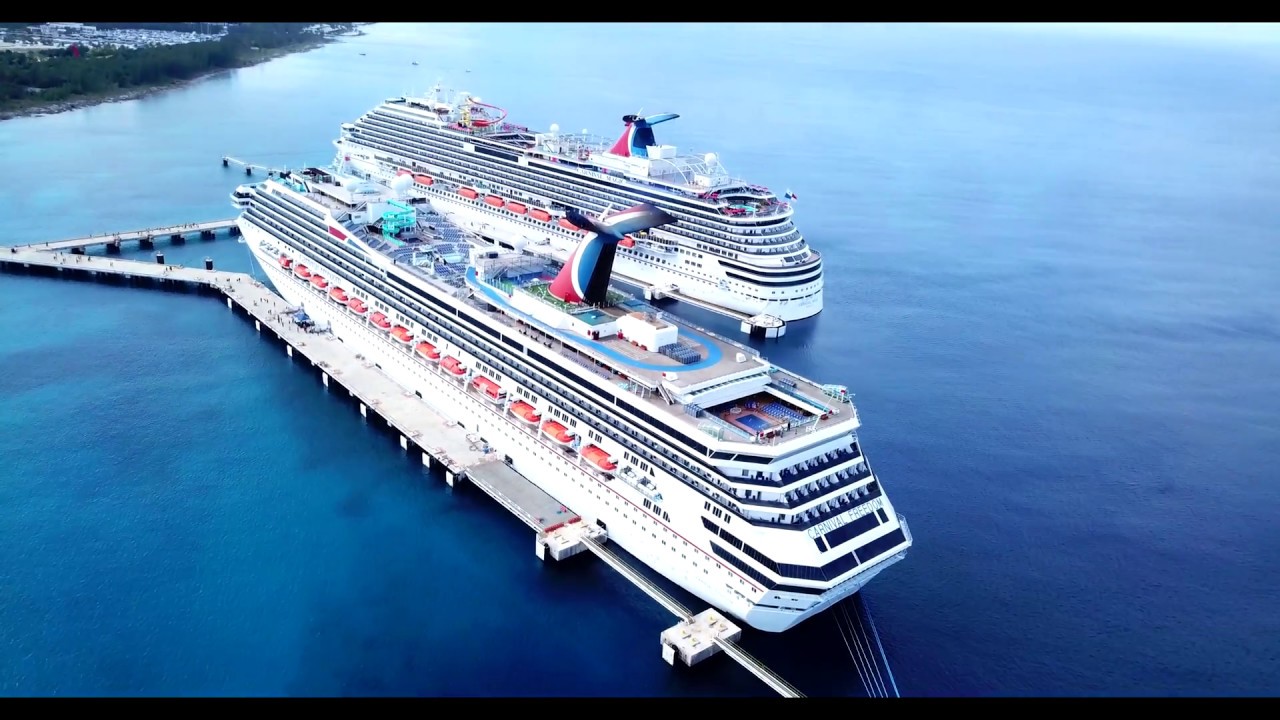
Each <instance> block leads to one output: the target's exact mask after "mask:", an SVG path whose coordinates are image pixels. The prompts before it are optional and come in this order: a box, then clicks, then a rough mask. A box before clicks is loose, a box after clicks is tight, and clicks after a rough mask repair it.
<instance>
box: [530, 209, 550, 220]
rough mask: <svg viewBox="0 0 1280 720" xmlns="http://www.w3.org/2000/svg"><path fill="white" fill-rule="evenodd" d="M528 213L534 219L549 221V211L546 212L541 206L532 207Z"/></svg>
mask: <svg viewBox="0 0 1280 720" xmlns="http://www.w3.org/2000/svg"><path fill="white" fill-rule="evenodd" d="M529 214H530V215H532V216H533V219H534V220H541V221H542V222H551V213H549V212H547V211H546V210H543V209H542V208H534V209H532V210H530V211H529Z"/></svg>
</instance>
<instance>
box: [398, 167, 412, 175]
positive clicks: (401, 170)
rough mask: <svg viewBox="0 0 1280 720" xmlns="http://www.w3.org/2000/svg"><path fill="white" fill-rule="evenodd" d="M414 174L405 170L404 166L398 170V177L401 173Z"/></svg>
mask: <svg viewBox="0 0 1280 720" xmlns="http://www.w3.org/2000/svg"><path fill="white" fill-rule="evenodd" d="M412 174H413V173H411V172H409V171H408V170H405V169H404V168H400V169H399V170H397V171H396V177H400V176H401V175H412Z"/></svg>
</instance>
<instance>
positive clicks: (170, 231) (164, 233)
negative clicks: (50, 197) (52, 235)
mask: <svg viewBox="0 0 1280 720" xmlns="http://www.w3.org/2000/svg"><path fill="white" fill-rule="evenodd" d="M224 230H225V231H227V232H229V233H230V234H231V235H232V236H233V237H234V236H236V235H239V234H240V228H239V227H237V226H236V221H235V219H231V220H210V221H209V222H201V223H185V224H183V225H172V226H168V227H155V228H146V229H144V230H129V231H127V232H117V233H102V234H100V235H86V236H84V237H78V238H72V239H70V240H56V241H53V242H46V243H32V244H29V245H19V246H16V247H13V248H11V249H12V250H19V251H21V250H39V251H52V252H60V251H63V250H69V251H71V252H72V253H76V254H80V253H83V252H84V251H85V250H86V249H88V248H91V247H97V246H99V245H101V246H103V247H105V248H106V249H107V251H108V252H112V251H115V252H119V251H120V246H121V245H122V244H123V243H127V242H136V243H138V245H139V247H141V248H142V249H144V250H145V249H149V248H152V247H155V241H156V240H158V239H161V238H167V239H168V240H169V241H171V242H173V243H174V244H181V243H183V242H186V239H187V238H188V237H191V236H199V237H200V238H202V239H204V240H212V239H214V238H215V237H216V236H217V234H218V233H220V232H222V231H224Z"/></svg>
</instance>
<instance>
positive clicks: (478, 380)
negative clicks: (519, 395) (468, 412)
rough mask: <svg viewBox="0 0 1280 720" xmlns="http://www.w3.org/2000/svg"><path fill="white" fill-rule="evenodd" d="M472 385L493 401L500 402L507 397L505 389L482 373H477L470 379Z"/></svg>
mask: <svg viewBox="0 0 1280 720" xmlns="http://www.w3.org/2000/svg"><path fill="white" fill-rule="evenodd" d="M471 385H472V387H474V388H475V389H477V390H479V391H480V392H482V393H484V394H485V396H486V397H488V398H489V399H490V400H493V401H495V402H500V401H502V400H505V399H506V398H507V391H506V390H503V389H502V386H500V385H498V383H496V382H494V381H492V380H490V379H489V378H487V377H485V376H483V375H477V376H476V377H475V379H474V380H472V381H471Z"/></svg>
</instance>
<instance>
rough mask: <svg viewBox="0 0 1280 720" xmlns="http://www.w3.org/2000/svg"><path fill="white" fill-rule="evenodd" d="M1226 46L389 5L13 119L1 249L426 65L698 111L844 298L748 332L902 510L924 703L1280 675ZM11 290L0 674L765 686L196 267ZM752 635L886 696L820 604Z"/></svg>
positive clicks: (98, 679)
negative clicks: (354, 30)
mask: <svg viewBox="0 0 1280 720" xmlns="http://www.w3.org/2000/svg"><path fill="white" fill-rule="evenodd" d="M584 34H585V35H586V36H589V37H592V38H593V41H592V43H591V47H643V48H645V50H644V52H643V53H642V54H641V55H637V54H635V53H625V52H624V53H598V54H596V55H592V56H591V57H590V61H589V62H586V61H584V53H586V52H588V51H587V50H584V45H583V43H582V42H581V38H582V37H584ZM1224 42H1225V41H1222V40H1209V39H1202V40H1197V41H1194V42H1191V41H1185V42H1184V41H1173V40H1163V39H1159V38H1143V37H1137V36H1126V37H1120V36H1110V35H1101V34H1100V35H1090V34H1089V33H1086V32H1083V31H1076V32H1073V33H1069V34H1068V33H1055V32H1049V31H1045V30H1027V29H1022V30H1012V29H1010V30H995V29H987V28H981V27H971V28H964V29H941V28H936V27H930V26H874V25H872V26H850V27H840V26H808V25H787V26H785V28H783V26H777V25H746V26H732V27H727V26H720V25H717V26H706V27H700V26H681V25H662V26H659V27H650V28H636V27H625V26H585V25H580V24H572V25H542V26H539V27H537V29H536V31H535V32H532V33H530V32H529V31H528V26H510V25H480V26H443V27H439V26H427V27H418V26H398V25H387V26H377V27H375V28H373V29H372V31H371V32H370V34H369V35H368V36H367V37H363V38H356V39H353V40H351V41H350V42H347V43H344V44H341V45H335V46H329V47H326V48H322V49H319V50H316V51H313V52H309V53H306V54H302V55H296V56H291V57H286V58H282V59H280V60H277V61H274V62H272V63H269V64H266V65H262V66H259V67H255V68H248V69H245V70H242V71H238V72H236V73H233V74H228V75H225V76H221V77H217V78H212V79H209V80H207V81H204V82H201V83H199V84H197V85H195V86H192V87H190V88H187V89H184V90H179V91H175V92H172V93H166V94H163V95H158V96H154V97H151V98H147V99H144V100H140V101H136V102H129V103H119V104H113V105H103V106H99V107H95V108H90V109H86V110H82V111H77V112H74V113H67V114H63V115H57V116H52V117H46V118H31V119H20V120H13V121H6V122H3V123H0V152H2V153H3V155H2V156H3V157H4V158H5V159H6V161H7V163H8V166H9V167H10V168H20V172H11V173H9V174H7V175H6V176H5V177H4V178H3V179H0V231H2V232H0V237H3V238H4V239H3V241H0V242H5V243H20V242H28V241H36V240H45V239H49V238H59V237H70V236H74V235H79V234H85V233H90V232H103V231H112V230H128V229H133V228H140V227H147V226H157V225H163V224H171V223H181V222H194V221H200V220H211V219H217V218H224V217H229V216H230V215H231V214H232V210H231V208H230V207H229V204H228V201H227V195H228V193H229V192H230V191H231V190H232V189H233V188H234V187H235V186H236V185H237V184H239V183H241V182H243V180H244V176H243V174H242V173H239V172H236V171H234V170H233V169H232V170H224V169H223V168H222V167H221V165H220V162H219V159H220V158H221V157H222V156H223V155H228V154H229V155H233V156H236V157H241V158H245V159H249V160H251V161H253V162H258V163H278V164H282V165H290V166H295V167H296V166H298V165H302V164H304V163H309V164H320V165H323V164H326V163H328V162H329V160H330V159H331V157H332V149H331V146H330V145H329V142H330V140H331V139H332V138H333V136H334V135H335V134H336V132H337V127H338V125H339V124H340V123H341V122H344V121H350V120H352V119H354V118H356V117H358V116H359V115H360V114H361V113H362V112H365V111H366V110H368V109H369V108H370V107H371V106H373V105H374V104H375V103H377V102H378V101H380V100H381V99H383V98H385V97H387V96H389V95H392V94H396V93H400V92H403V91H406V90H412V89H415V88H416V89H419V90H421V89H422V88H424V87H426V86H427V85H428V84H429V83H431V82H434V81H435V79H436V77H437V76H451V77H452V78H453V79H454V80H455V81H456V82H458V83H460V82H462V81H465V82H467V83H468V84H470V85H471V86H470V87H469V88H467V89H469V90H472V91H473V92H475V93H476V94H477V95H480V96H481V97H482V98H484V100H485V101H486V102H493V103H495V104H499V105H503V106H505V107H507V108H508V109H509V110H510V111H511V113H512V120H514V121H516V122H523V123H526V124H528V125H530V126H531V127H533V128H543V127H547V126H549V125H550V124H551V123H553V122H554V123H560V124H561V125H562V126H563V127H566V128H572V129H574V130H577V129H581V128H587V129H589V130H591V131H593V132H600V133H604V134H611V133H615V132H619V133H620V132H621V123H620V117H621V115H623V114H625V113H631V112H636V111H637V109H638V108H641V107H643V108H645V112H646V113H650V112H664V111H673V112H679V113H681V115H682V116H681V118H680V119H679V120H678V121H676V122H672V123H665V124H663V125H662V126H660V127H659V128H658V129H657V132H658V139H659V142H663V143H669V144H675V145H677V146H679V147H681V148H691V149H696V150H699V151H700V149H702V148H706V149H708V150H714V151H715V152H717V153H719V154H720V156H721V159H722V160H723V161H724V162H725V163H726V164H727V165H728V166H729V169H730V170H731V171H732V172H734V173H735V174H740V175H744V176H747V177H749V178H750V180H751V181H752V182H757V183H760V184H766V185H770V186H772V187H775V188H792V189H794V190H795V191H796V193H797V194H798V195H799V196H800V197H801V198H803V199H802V200H800V201H798V202H797V203H796V205H797V210H798V213H799V217H800V221H801V227H802V228H803V230H804V232H805V233H806V235H807V237H808V238H809V239H810V241H811V242H813V243H814V245H815V246H816V247H817V248H818V249H819V250H821V251H822V252H823V254H824V257H825V262H826V282H827V296H826V303H827V305H826V308H827V309H826V311H825V312H824V313H823V314H822V315H821V316H820V317H819V318H818V319H817V320H815V321H813V322H806V323H798V324H794V325H792V326H791V327H790V328H789V330H788V334H787V336H786V339H785V341H784V342H783V343H769V344H762V345H760V347H761V348H762V349H763V351H764V352H765V354H766V355H767V356H768V357H769V359H770V360H771V361H774V362H776V363H778V364H780V365H783V366H786V367H789V368H792V369H795V370H796V371H798V372H800V373H802V374H804V375H807V376H810V377H813V378H815V379H817V380H819V381H820V382H837V383H841V384H845V385H848V386H849V388H850V390H851V391H852V392H854V393H855V394H856V399H857V402H858V403H859V409H860V411H861V414H862V418H863V420H864V422H865V423H866V425H865V427H864V429H863V431H862V435H863V439H864V442H865V446H866V448H867V450H868V452H869V454H870V457H871V458H872V459H873V462H874V463H875V467H876V470H877V472H879V473H880V474H881V475H882V477H883V479H884V483H885V486H886V488H887V490H888V492H889V493H890V495H891V497H892V498H893V499H894V501H895V503H896V504H897V505H898V507H899V509H900V511H901V512H903V513H904V514H905V515H906V516H907V517H908V518H909V520H910V522H911V524H912V529H913V532H914V535H915V538H916V543H917V544H916V548H915V550H914V551H913V553H912V555H911V556H909V557H908V559H907V560H906V561H904V562H902V563H900V564H898V565H896V566H894V567H893V568H891V569H890V570H888V571H887V572H885V573H884V574H883V575H882V576H881V577H879V578H877V579H876V580H875V581H874V582H873V583H872V584H871V585H870V586H869V587H868V589H867V590H866V591H865V593H864V595H865V597H866V599H867V601H868V603H869V604H870V606H871V608H872V610H873V612H874V613H875V618H876V624H877V626H878V628H879V630H880V632H881V634H882V636H883V639H884V644H885V650H886V652H887V653H888V655H889V657H890V659H891V660H892V661H893V663H894V673H895V676H896V679H897V682H898V685H899V686H900V687H901V689H902V691H903V693H904V694H907V695H956V694H958V695H1031V694H1055V695H1056V694H1066V695H1076V694H1106V695H1131V694H1147V693H1157V694H1178V695H1189V694H1211V695H1227V694H1276V693H1277V692H1280V685H1278V684H1277V679H1276V674H1275V667H1276V664H1277V661H1278V660H1280V620H1277V616H1276V614H1275V612H1274V605H1275V598H1276V597H1277V596H1278V595H1280V579H1278V577H1277V575H1276V573H1275V572H1274V561H1273V558H1274V557H1275V555H1276V551H1277V549H1278V547H1277V542H1276V538H1277V535H1276V533H1275V531H1274V521H1275V518H1276V517H1277V516H1278V515H1280V488H1278V487H1277V485H1276V484H1275V483H1274V482H1273V481H1272V476H1273V475H1274V471H1273V468H1274V467H1275V466H1276V465H1277V462H1278V461H1280V457H1278V456H1277V453H1278V452H1280V451H1278V450H1277V448H1280V420H1278V419H1277V410H1276V408H1277V407H1280V381H1278V380H1277V375H1276V373H1275V368H1276V367H1280V316H1278V314H1277V308H1280V298H1278V297H1277V292H1278V289H1280V285H1278V284H1277V283H1276V278H1277V277H1280V254H1278V253H1277V249H1276V245H1275V243H1274V242H1273V237H1274V230H1275V228H1276V227H1278V226H1280V206H1277V204H1276V203H1275V202H1274V199H1275V198H1276V197H1277V196H1280V156H1277V148H1280V130H1278V129H1277V126H1276V125H1275V123H1274V118H1275V117H1276V116H1277V114H1278V113H1280V90H1278V88H1280V63H1278V61H1277V57H1276V54H1275V52H1274V49H1273V48H1270V47H1268V46H1265V45H1261V46H1254V45H1250V46H1239V45H1230V46H1228V45H1224V44H1223V43H1224ZM361 52H364V53H367V56H365V57H361V56H360V55H359V54H360V53H361ZM690 53H692V56H691V55H690ZM691 59H694V60H699V59H700V63H694V65H691V64H690V60H691ZM414 60H417V61H419V62H420V63H421V64H422V66H421V67H420V68H417V69H415V68H414V67H413V66H412V65H411V63H412V61H414ZM427 66H431V67H429V68H428V67H427ZM691 66H714V67H716V68H717V71H716V73H715V82H712V83H708V82H706V81H705V78H700V77H696V76H693V77H691V76H689V75H688V73H687V69H688V68H689V67H691ZM513 67H519V68H520V72H518V73H513V72H511V68H513ZM734 68H743V69H744V70H743V72H741V73H740V74H738V73H735V72H732V70H733V69H734ZM467 70H471V72H470V73H467V72H466V71H467ZM686 77H687V78H688V80H687V81H686V80H684V79H683V78H686ZM530 78H534V79H536V80H535V81H532V82H531V81H530ZM619 78H625V79H626V81H625V82H620V81H619ZM583 88H589V89H590V90H589V91H588V92H586V93H584V92H583ZM762 88H764V89H769V88H773V89H775V90H776V91H777V92H779V93H781V94H782V95H783V96H784V98H785V102H782V103H779V104H778V105H777V106H776V107H762V106H761V105H760V98H761V97H762ZM158 249H162V250H164V251H165V253H166V255H168V256H169V257H170V258H171V259H172V260H174V261H176V262H181V263H184V264H188V265H195V264H199V263H200V262H201V261H202V259H203V258H204V257H205V256H206V255H211V256H213V257H214V258H215V260H216V262H217V264H218V266H219V267H224V268H228V269H240V270H250V265H249V259H248V255H247V252H246V251H245V248H244V246H243V245H239V244H237V243H235V242H228V241H222V240H219V241H217V242H214V243H202V242H196V241H193V242H190V243H188V244H187V245H186V246H183V247H174V248H170V247H168V246H165V245H163V244H162V246H161V247H160V248H158ZM0 303H2V305H0V307H3V308H4V311H3V312H0V367H2V368H3V372H0V457H3V458H4V461H5V462H4V465H3V469H0V508H2V509H3V512H2V513H0V694H3V695H78V694H108V695H145V694H177V695H196V694H210V695H237V694H248V695H280V694H287V695H324V696H329V695H366V694H375V695H393V694H407V695H512V694H515V695H544V694H570V695H767V694H769V693H768V691H767V690H765V689H764V688H763V686H761V685H760V684H759V683H758V682H757V681H756V680H755V679H754V678H752V677H750V676H748V675H747V674H746V673H744V672H743V671H742V670H740V669H738V668H737V667H736V666H734V665H733V664H731V663H728V662H720V661H719V660H715V661H710V662H707V663H704V664H703V665H700V666H698V667H697V668H694V669H693V670H691V671H690V670H686V669H675V670H673V669H672V668H669V667H667V666H666V665H665V664H664V663H663V662H662V661H661V660H660V659H659V652H658V642H657V636H658V633H659V632H660V631H661V630H662V629H664V628H665V627H667V626H668V625H670V624H671V618H670V617H669V616H666V615H665V614H664V613H663V612H662V611H660V610H659V609H658V608H657V607H656V606H655V605H654V604H653V603H652V602H651V601H650V600H649V599H648V598H647V597H645V596H644V595H642V594H640V593H639V592H638V591H636V590H635V589H633V588H632V587H631V586H630V585H629V584H627V583H626V582H625V581H623V580H621V579H620V578H618V577H617V576H616V575H615V574H614V573H613V572H612V571H610V570H608V569H607V568H605V567H603V566H602V564H601V563H599V562H596V561H594V560H593V559H592V558H590V557H585V558H583V557H580V558H575V559H574V560H573V561H570V562H566V563H561V564H557V563H548V564H543V563H541V562H539V561H538V560H537V559H536V558H535V556H534V554H533V547H532V545H533V543H532V538H530V537H529V535H530V534H529V532H528V531H527V530H525V529H524V528H523V526H521V525H520V524H519V523H518V522H517V521H515V520H514V519H513V518H511V517H510V516H508V515H507V514H506V513H505V512H504V511H502V510H500V509H499V508H498V507H497V506H496V505H495V504H494V503H493V502H492V501H490V500H488V499H487V498H484V497H480V496H478V494H476V493H473V492H466V491H460V492H450V491H449V490H448V489H447V488H446V486H445V485H444V484H443V482H441V480H440V479H439V478H434V477H428V476H426V475H425V474H424V473H423V471H422V469H421V468H420V467H417V466H415V465H414V464H413V463H411V462H408V461H407V460H406V459H405V458H404V456H403V455H402V454H401V453H400V452H399V450H398V447H397V445H396V443H395V441H394V439H392V438H389V437H387V436H385V435H383V434H382V433H380V432H379V431H378V430H377V429H376V428H373V427H369V426H368V425H366V423H365V422H364V421H362V420H361V419H360V417H359V415H358V413H356V412H355V410H354V409H353V408H352V407H351V406H350V405H349V404H347V402H346V401H345V400H344V399H342V398H341V397H339V395H338V394H337V393H330V392H328V391H326V390H324V389H323V387H322V386H321V385H320V384H319V382H318V381H317V379H316V377H315V376H313V375H312V374H310V373H308V372H306V371H304V370H303V369H302V368H301V367H300V366H299V365H297V364H294V363H292V362H290V361H289V360H288V359H287V358H285V357H284V354H283V352H282V351H281V350H280V348H278V347H277V346H275V345H273V344H271V343H268V342H264V341H262V340H260V339H259V338H258V337H257V336H256V335H255V333H254V332H253V330H252V326H251V324H248V323H246V322H244V321H243V320H242V319H239V318H236V317H234V316H232V315H231V314H230V313H228V312H227V310H226V308H225V306H222V305H220V304H219V303H218V302H216V301H213V300H210V299H208V298H203V297H199V296H195V295H181V294H170V293H161V292H146V291H141V290H135V289H128V288H117V287H108V286H100V285H93V284H81V283H73V282H59V281H55V280H46V279H38V278H29V277H16V276H8V275H4V276H0ZM682 312H683V313H684V314H686V315H687V316H688V317H691V318H693V319H694V320H695V321H696V322H698V323H699V324H702V325H706V326H709V327H716V328H720V329H723V330H727V331H730V332H732V331H733V325H732V323H729V322H726V321H721V320H718V319H716V318H713V317H709V316H707V315H706V314H704V313H701V312H699V311H697V310H692V309H684V310H682ZM689 603H690V604H691V605H694V606H698V605H699V604H698V603H696V602H695V601H693V600H689ZM744 644H745V645H746V647H747V648H748V649H749V650H750V651H751V652H753V653H755V654H757V655H759V656H760V657H762V658H763V659H765V660H766V661H767V662H768V663H769V664H770V665H772V666H773V667H774V668H775V669H777V670H778V671H779V672H781V673H782V674H783V675H784V676H785V677H787V678H788V679H789V680H790V681H792V682H794V683H795V684H796V685H798V686H799V687H800V688H801V689H802V690H805V691H806V692H808V693H810V694H813V695H826V694H834V695H859V694H861V693H862V692H863V691H862V689H861V684H860V682H859V680H858V677H857V674H856V672H855V670H854V668H853V665H852V664H851V662H850V661H849V658H848V655H847V652H846V649H845V647H844V645H843V643H842V642H841V640H840V637H839V635H838V633H837V632H836V628H835V627H834V625H833V622H832V620H831V619H830V618H829V617H819V618H816V619H814V620H813V621H811V622H809V623H806V624H805V625H802V626H800V627H799V628H797V629H796V630H794V631H792V632H790V633H787V634H785V635H783V636H761V635H758V634H749V635H748V636H747V637H746V638H745V640H744Z"/></svg>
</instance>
